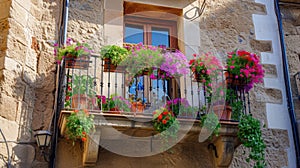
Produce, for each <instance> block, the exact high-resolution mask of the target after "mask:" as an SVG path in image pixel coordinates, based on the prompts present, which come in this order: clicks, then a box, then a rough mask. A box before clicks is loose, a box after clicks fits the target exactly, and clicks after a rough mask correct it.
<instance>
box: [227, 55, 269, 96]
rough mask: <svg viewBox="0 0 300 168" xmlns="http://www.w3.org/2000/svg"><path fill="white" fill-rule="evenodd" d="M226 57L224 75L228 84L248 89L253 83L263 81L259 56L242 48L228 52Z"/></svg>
mask: <svg viewBox="0 0 300 168" xmlns="http://www.w3.org/2000/svg"><path fill="white" fill-rule="evenodd" d="M227 57H228V58H227V68H226V70H227V72H225V76H226V81H227V84H228V85H229V86H231V87H237V88H238V89H240V90H242V89H245V90H246V91H249V90H250V89H251V88H252V87H253V85H254V84H255V83H261V82H263V80H262V79H263V77H264V70H263V67H262V65H261V64H260V58H259V56H257V55H256V54H254V53H250V52H247V51H244V50H235V51H233V52H230V53H228V56H227Z"/></svg>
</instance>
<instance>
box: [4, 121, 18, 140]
mask: <svg viewBox="0 0 300 168" xmlns="http://www.w3.org/2000/svg"><path fill="white" fill-rule="evenodd" d="M0 128H1V131H2V132H3V134H4V135H5V138H6V140H8V141H16V140H17V138H18V130H19V125H18V124H17V123H16V122H15V121H10V120H7V119H5V118H3V117H1V116H0Z"/></svg>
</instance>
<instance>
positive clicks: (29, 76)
mask: <svg viewBox="0 0 300 168" xmlns="http://www.w3.org/2000/svg"><path fill="white" fill-rule="evenodd" d="M23 80H24V81H25V82H26V83H27V84H28V85H29V86H34V85H35V82H36V72H35V71H33V70H32V69H31V68H29V67H27V66H26V67H25V69H24V74H23Z"/></svg>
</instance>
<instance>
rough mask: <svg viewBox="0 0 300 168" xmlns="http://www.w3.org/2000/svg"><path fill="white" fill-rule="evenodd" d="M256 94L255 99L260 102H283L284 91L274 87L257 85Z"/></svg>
mask: <svg viewBox="0 0 300 168" xmlns="http://www.w3.org/2000/svg"><path fill="white" fill-rule="evenodd" d="M254 96H255V100H256V101H258V102H265V103H275V104H281V103H282V92H281V90H278V89H273V88H267V89H265V88H262V87H255V88H254Z"/></svg>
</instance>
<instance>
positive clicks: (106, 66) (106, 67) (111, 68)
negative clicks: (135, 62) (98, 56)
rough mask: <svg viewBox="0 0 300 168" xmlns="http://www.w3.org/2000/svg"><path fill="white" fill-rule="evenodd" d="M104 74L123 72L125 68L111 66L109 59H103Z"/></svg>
mask: <svg viewBox="0 0 300 168" xmlns="http://www.w3.org/2000/svg"><path fill="white" fill-rule="evenodd" d="M103 71H104V72H124V71H125V67H123V66H116V65H114V64H112V61H111V59H110V58H105V59H104V70H103Z"/></svg>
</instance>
